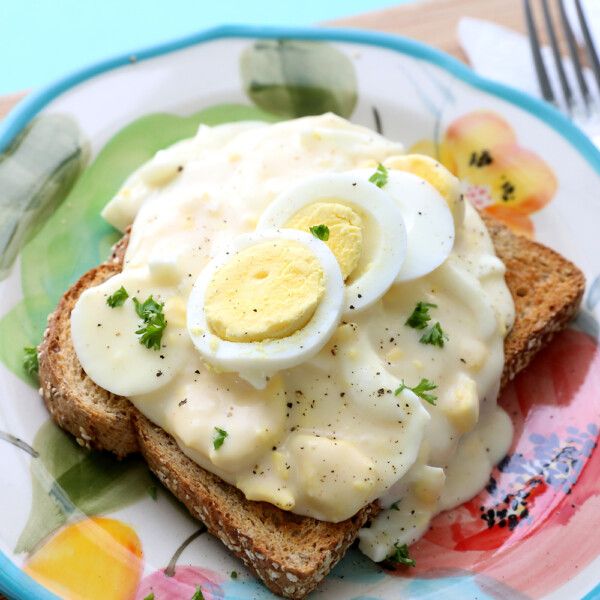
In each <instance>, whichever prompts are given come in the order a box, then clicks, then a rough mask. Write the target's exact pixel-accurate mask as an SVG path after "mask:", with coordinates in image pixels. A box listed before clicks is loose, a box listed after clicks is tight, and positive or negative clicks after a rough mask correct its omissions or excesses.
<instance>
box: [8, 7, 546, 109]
mask: <svg viewBox="0 0 600 600" xmlns="http://www.w3.org/2000/svg"><path fill="white" fill-rule="evenodd" d="M533 4H534V8H535V9H537V10H539V11H541V2H535V0H534V2H533ZM551 4H552V6H553V7H554V8H556V7H555V4H556V3H551ZM463 16H471V17H479V18H482V19H491V20H494V21H496V22H497V23H499V24H501V25H505V26H507V27H511V28H513V29H516V30H519V31H524V29H525V23H524V18H523V8H522V0H420V1H417V2H414V3H412V4H407V5H406V4H405V5H402V6H398V7H396V8H389V9H385V10H381V11H377V12H372V13H367V14H364V15H359V16H355V17H348V18H346V19H338V20H336V21H332V22H329V23H325V25H329V26H344V27H358V28H361V29H372V30H377V31H385V32H388V33H398V34H401V35H404V36H407V37H411V38H414V39H416V40H420V41H422V42H426V43H428V44H431V45H432V46H436V47H437V48H440V49H441V50H445V51H446V52H449V53H450V54H453V55H454V56H456V57H458V58H459V59H461V60H463V61H464V60H465V56H464V54H463V52H462V50H461V48H460V46H459V44H458V41H457V39H456V25H457V23H458V21H459V19H460V18H461V17H463ZM538 17H539V20H538V23H542V20H541V12H540V14H538ZM541 29H543V28H541ZM543 37H544V36H543V35H542V39H543ZM107 52H109V51H108V50H107ZM25 94H26V92H15V93H14V94H11V95H8V96H0V119H1V118H2V117H3V116H4V115H6V113H8V111H9V110H10V109H11V108H12V107H13V106H14V105H15V104H16V103H17V102H18V101H19V100H20V99H21V98H23V97H24V96H25Z"/></svg>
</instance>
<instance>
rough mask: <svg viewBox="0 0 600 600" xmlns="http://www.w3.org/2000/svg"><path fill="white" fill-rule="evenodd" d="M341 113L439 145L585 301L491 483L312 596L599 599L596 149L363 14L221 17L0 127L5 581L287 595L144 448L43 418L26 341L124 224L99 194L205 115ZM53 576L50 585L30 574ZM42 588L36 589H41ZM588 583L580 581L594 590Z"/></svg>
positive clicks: (163, 594) (437, 151)
mask: <svg viewBox="0 0 600 600" xmlns="http://www.w3.org/2000/svg"><path fill="white" fill-rule="evenodd" d="M325 111H334V112H336V113H338V114H340V115H342V116H344V117H347V118H350V119H352V120H353V121H356V122H358V123H361V124H364V125H367V126H369V127H372V128H374V129H378V130H380V131H382V132H383V133H384V135H386V136H387V137H389V138H393V139H397V140H401V141H402V142H404V143H405V145H406V147H407V148H409V149H410V148H412V149H416V150H417V151H420V152H427V153H430V154H433V155H434V156H437V157H438V158H439V159H441V160H442V161H443V162H444V163H445V164H446V165H447V166H448V167H449V168H450V169H452V170H453V171H454V172H455V173H456V174H457V175H458V176H460V177H461V178H463V179H464V180H465V181H466V182H467V184H468V196H469V198H470V199H471V200H472V201H473V202H474V203H475V204H476V205H477V206H478V207H479V208H481V209H482V210H484V211H486V212H489V213H491V214H494V215H495V216H496V217H497V218H499V219H501V220H502V221H504V222H505V223H507V224H508V225H509V226H510V227H512V228H513V229H515V230H517V231H519V232H524V233H525V234H527V235H530V236H535V237H536V238H537V239H539V240H540V241H542V242H544V243H546V244H548V245H550V246H552V247H553V248H555V249H557V250H558V251H559V252H561V253H562V254H564V255H565V256H567V257H568V258H570V259H571V260H573V261H574V262H575V263H576V264H578V265H579V266H580V267H581V268H582V269H583V270H584V271H585V273H586V276H587V278H588V284H589V286H588V290H587V292H586V296H585V299H584V306H583V310H582V313H581V315H580V316H579V317H578V319H577V320H576V321H575V322H574V323H573V325H572V326H571V327H570V328H569V329H568V330H566V331H564V332H562V333H560V334H558V335H557V336H556V337H555V339H554V341H553V342H552V343H551V344H550V345H549V346H548V347H547V348H546V349H544V350H543V351H542V352H541V353H540V354H539V356H538V357H537V358H536V359H535V360H534V362H533V364H532V365H531V366H530V367H529V368H527V370H526V371H525V372H524V373H522V374H521V375H519V377H518V378H517V379H516V380H515V381H514V382H513V383H511V384H510V385H509V386H508V388H507V389H506V390H505V392H504V394H503V396H502V399H501V403H502V405H503V406H504V407H505V408H507V409H508V411H509V413H510V414H511V415H512V417H513V420H514V423H515V429H516V436H515V439H514V443H513V446H512V448H511V450H510V454H509V455H508V456H507V457H506V458H505V459H504V460H503V461H502V462H501V464H500V465H499V466H498V467H497V468H496V469H495V470H494V472H493V473H492V476H491V478H490V481H489V484H488V485H487V487H486V489H485V490H484V491H483V492H481V493H480V494H479V495H478V496H477V497H476V498H474V499H473V500H471V501H470V502H467V503H466V504H465V505H463V506H461V507H459V508H457V509H455V510H453V511H450V512H448V513H443V514H441V515H439V516H438V517H437V518H436V519H435V520H434V522H433V524H432V527H431V529H430V531H429V532H428V533H427V534H426V535H425V537H424V538H423V539H422V540H421V541H420V542H418V543H417V544H416V545H415V546H414V547H413V549H412V550H411V553H412V554H413V556H414V557H415V558H416V561H417V567H416V568H414V569H410V570H406V569H401V568H399V569H398V570H397V571H385V570H383V569H382V568H381V567H380V566H378V565H376V564H374V563H372V562H370V561H369V560H368V559H366V558H364V557H363V556H362V555H360V554H359V553H358V551H357V550H351V551H350V552H349V553H348V555H347V556H346V557H345V558H344V559H343V560H342V562H341V563H340V564H339V565H338V566H337V567H336V568H335V569H334V571H333V572H332V573H331V574H330V575H329V576H328V577H327V579H326V580H325V582H324V583H323V584H322V585H321V586H320V587H319V589H318V590H317V591H316V592H315V593H314V594H313V596H311V597H314V598H327V599H335V598H340V599H341V598H343V599H348V598H352V599H354V600H367V599H368V600H376V599H397V598H399V597H402V598H439V597H444V598H445V599H452V598H457V599H460V600H465V599H468V598H478V599H479V600H483V599H490V598H511V599H514V598H542V597H544V598H556V599H564V598H580V597H583V596H585V597H586V598H592V597H600V586H599V585H598V583H599V582H600V575H599V573H600V536H598V535H597V534H596V532H597V530H598V529H599V528H600V453H599V452H598V451H597V449H596V445H597V438H598V432H599V427H600V352H599V351H598V345H597V344H598V336H599V326H598V321H597V318H598V316H599V315H600V279H599V278H598V274H599V273H600V252H599V250H600V246H599V243H598V224H599V223H600V200H599V196H598V190H600V153H598V151H597V150H596V148H595V147H594V146H593V145H592V144H591V142H590V141H589V140H588V139H587V138H586V137H585V136H584V135H583V134H582V133H581V132H579V131H578V130H577V129H575V128H574V127H573V125H571V124H570V123H569V122H568V121H567V120H566V118H564V117H563V116H561V115H560V114H559V113H558V112H556V111H554V110H553V109H552V108H551V107H549V106H548V105H546V104H542V103H541V102H538V101H536V100H534V99H532V98H529V97H526V96H524V95H522V94H520V93H519V92H517V91H514V90H511V89H509V88H506V87H502V86H500V85H497V84H495V83H492V82H489V81H485V80H482V79H480V78H479V77H477V76H476V75H474V74H473V73H472V72H471V71H469V70H468V69H467V68H466V67H464V66H463V65H462V64H460V63H458V62H457V61H455V60H454V59H452V58H450V57H449V56H446V55H444V54H441V53H440V52H438V51H436V50H433V49H431V48H428V47H426V46H423V45H421V44H417V43H415V42H412V41H409V40H405V39H402V38H398V37H391V36H386V35H380V34H375V33H366V32H359V31H350V30H327V29H286V30H283V29H267V28H252V27H223V28H219V29H213V30H210V31H207V32H204V33H201V34H198V35H196V36H193V37H191V38H187V39H184V40H180V41H177V42H173V43H170V44H167V45H163V46H160V47H156V48H152V49H150V50H144V51H142V52H140V53H138V54H135V55H132V56H122V57H118V58H116V59H112V60H108V61H105V62H103V63H100V64H97V65H94V66H92V67H90V68H88V69H85V70H83V71H80V72H78V73H75V74H73V75H71V76H69V77H67V78H65V79H63V80H61V81H58V82H56V83H54V84H53V85H51V86H50V87H48V88H46V89H44V90H41V91H40V92H37V93H34V94H31V95H30V96H28V97H27V99H26V100H25V101H24V102H22V103H21V104H20V105H19V106H18V107H17V108H16V109H15V110H14V111H13V112H12V113H11V114H10V115H9V117H8V118H7V119H6V120H5V121H4V122H3V123H2V125H1V127H0V152H1V153H0V208H1V210H0V278H1V281H0V298H1V301H0V486H1V487H2V489H3V490H4V491H3V493H2V503H1V510H0V524H1V527H0V549H1V550H2V552H3V555H2V556H0V589H1V590H3V591H4V593H6V594H8V595H9V596H12V597H15V598H24V599H36V600H37V599H48V598H55V597H56V596H54V595H53V594H52V593H51V592H50V591H48V590H49V589H50V590H54V592H55V593H56V594H58V595H59V596H62V597H70V598H85V599H96V598H97V599H102V600H106V599H107V598H118V599H123V600H129V599H139V600H141V599H143V598H145V597H146V596H147V595H148V594H149V592H150V590H151V589H152V590H153V591H154V594H155V598H156V599H157V600H161V599H163V598H168V599H169V600H178V599H181V600H189V599H190V598H192V596H193V594H194V592H195V590H196V588H197V587H198V586H200V587H201V589H202V592H203V594H204V598H206V599H207V600H211V599H213V598H227V599H234V598H239V599H250V598H258V599H266V598H273V597H274V596H273V595H272V594H271V593H270V592H268V591H267V590H266V589H265V588H264V587H263V586H262V585H261V584H260V583H257V582H256V581H255V579H254V578H253V577H252V576H251V575H250V574H249V573H248V572H247V571H246V570H245V569H244V567H243V566H242V565H241V564H240V562H239V561H237V559H235V558H233V557H232V556H231V555H230V554H229V553H228V552H227V551H226V550H225V548H224V547H222V546H221V544H220V543H219V542H218V541H217V540H215V539H214V538H212V537H211V536H210V535H208V534H202V530H201V529H200V524H199V523H198V522H195V521H194V520H193V519H192V518H191V517H190V516H189V515H188V514H187V513H186V511H185V510H184V509H183V508H182V507H181V506H180V505H179V504H178V502H176V501H175V500H173V498H172V497H171V496H170V495H169V494H168V493H167V492H166V491H165V490H164V489H163V488H162V487H160V485H157V483H156V481H155V480H154V479H153V478H152V477H151V476H150V475H149V473H148V471H147V469H146V468H145V466H144V464H143V463H142V462H141V461H140V460H138V459H135V458H132V459H128V460H124V461H121V462H118V461H116V460H113V459H112V458H111V457H110V456H108V455H105V454H100V453H94V452H92V453H90V452H88V451H86V450H84V449H83V448H81V447H80V446H79V445H78V444H77V442H76V441H74V440H73V439H72V438H71V437H69V436H67V435H66V434H64V433H62V431H61V430H59V429H58V428H57V427H56V426H54V425H53V424H52V423H51V422H50V421H49V419H48V414H47V412H46V410H45V408H44V406H43V405H42V402H41V400H40V398H39V396H38V394H37V389H36V388H37V385H36V381H35V377H34V376H30V375H29V374H28V373H27V371H26V370H25V368H24V366H23V365H24V363H23V358H24V355H23V348H24V347H26V346H34V345H36V344H37V343H38V342H39V341H40V338H41V335H42V332H43V329H44V325H45V322H46V316H47V314H48V313H49V312H50V311H51V310H52V309H53V308H54V306H55V304H56V301H57V299H58V298H59V297H60V295H61V294H62V293H63V291H64V290H66V288H67V287H68V286H69V285H70V284H71V283H72V282H74V281H75V280H76V278H77V277H78V276H79V275H80V274H81V273H83V272H84V271H86V270H87V269H88V268H90V267H92V266H94V265H96V264H97V263H99V262H100V261H101V260H103V259H104V258H105V257H106V256H107V253H108V250H109V248H110V246H111V244H112V243H113V242H114V241H115V240H116V239H117V233H116V232H115V231H114V230H112V229H111V227H110V226H108V225H107V224H106V223H104V222H103V221H102V219H101V218H100V216H99V211H100V208H101V207H102V206H103V205H104V204H105V203H106V202H107V201H108V200H109V198H111V196H112V195H113V193H114V192H115V191H116V190H117V188H118V187H119V185H120V183H121V182H122V181H123V180H124V178H125V177H126V175H127V174H128V173H130V172H131V171H132V170H133V169H134V168H135V167H137V166H138V165H139V164H141V163H142V162H144V161H146V160H147V159H149V158H150V157H151V156H152V155H153V153H154V152H156V151H157V150H158V149H159V148H162V147H164V146H167V145H169V144H171V143H173V142H175V141H176V140H179V139H181V138H184V137H187V136H191V135H193V134H194V132H195V130H196V128H197V127H198V124H199V123H207V124H217V123H223V122H227V121H237V120H241V119H265V120H271V121H275V120H278V119H286V118H292V117H297V116H301V115H306V114H318V113H322V112H325ZM36 581H37V582H40V583H36ZM40 584H41V585H40ZM586 594H587V595H586Z"/></svg>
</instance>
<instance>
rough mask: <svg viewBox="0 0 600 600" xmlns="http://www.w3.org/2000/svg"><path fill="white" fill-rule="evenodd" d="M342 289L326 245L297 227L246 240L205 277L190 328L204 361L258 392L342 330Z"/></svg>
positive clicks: (192, 301)
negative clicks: (339, 324) (276, 375)
mask: <svg viewBox="0 0 600 600" xmlns="http://www.w3.org/2000/svg"><path fill="white" fill-rule="evenodd" d="M343 300H344V283H343V279H342V274H341V271H340V268H339V265H338V263H337V260H336V258H335V256H334V255H333V253H332V252H331V250H329V248H328V247H327V246H326V244H324V243H323V242H322V241H321V240H319V239H317V238H315V237H313V236H312V235H311V234H310V233H305V232H302V231H295V230H292V229H282V230H276V229H269V230H264V231H257V232H254V233H250V234H244V235H241V236H239V237H237V238H235V239H234V240H233V241H232V242H231V244H230V245H229V246H228V247H227V248H225V249H224V250H223V251H222V252H221V253H220V254H219V255H218V256H216V257H215V258H214V259H213V260H212V261H211V262H210V263H209V264H208V265H207V266H206V267H205V268H204V269H203V271H202V273H201V274H200V276H199V277H198V279H197V280H196V282H195V284H194V287H193V289H192V293H191V294H190V297H189V301H188V309H187V325H188V331H189V334H190V336H191V338H192V341H193V343H194V345H195V346H196V348H197V349H198V351H199V352H200V354H201V355H202V356H203V358H204V360H205V361H206V362H207V363H208V364H209V365H212V366H213V367H214V368H216V369H220V370H222V371H228V372H230V371H235V372H238V373H239V374H240V376H241V377H243V378H244V379H246V380H247V381H248V382H250V383H251V384H252V385H254V386H255V387H257V388H264V387H265V385H266V383H267V381H268V378H269V377H270V376H271V375H273V374H274V373H276V372H277V371H280V370H282V369H287V368H290V367H292V366H295V365H298V364H300V363H302V362H305V361H306V360H308V359H309V358H312V357H313V356H314V355H315V354H317V352H319V350H320V349H321V348H322V347H323V346H324V345H325V343H326V342H327V341H328V339H329V338H330V336H331V334H332V333H333V331H334V330H335V328H336V327H337V325H338V323H339V320H340V317H341V313H342V307H343Z"/></svg>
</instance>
